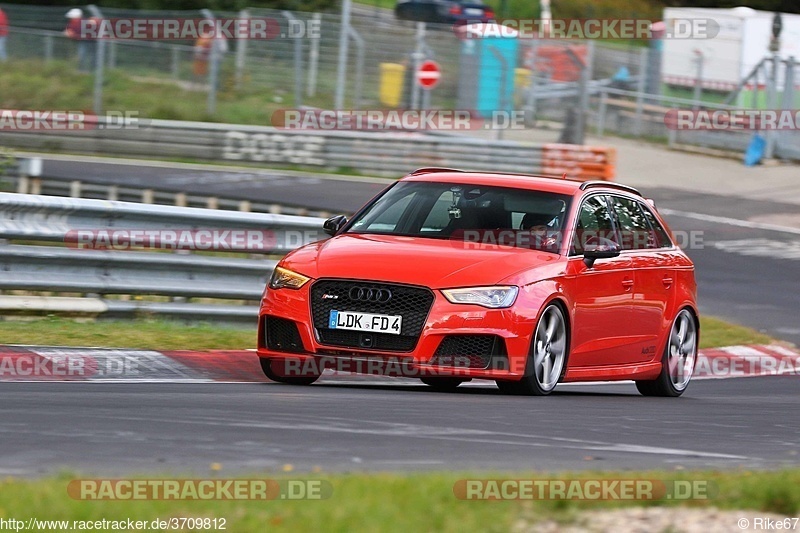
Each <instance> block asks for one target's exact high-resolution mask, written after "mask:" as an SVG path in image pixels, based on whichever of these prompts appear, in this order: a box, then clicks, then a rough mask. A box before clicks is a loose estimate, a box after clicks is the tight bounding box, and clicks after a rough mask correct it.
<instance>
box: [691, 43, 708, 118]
mask: <svg viewBox="0 0 800 533" xmlns="http://www.w3.org/2000/svg"><path fill="white" fill-rule="evenodd" d="M694 53H695V54H696V55H695V61H696V62H697V73H696V74H695V80H694V96H693V99H694V108H695V109H699V107H700V99H701V98H702V97H703V62H704V60H705V58H704V57H703V52H701V51H700V50H695V51H694Z"/></svg>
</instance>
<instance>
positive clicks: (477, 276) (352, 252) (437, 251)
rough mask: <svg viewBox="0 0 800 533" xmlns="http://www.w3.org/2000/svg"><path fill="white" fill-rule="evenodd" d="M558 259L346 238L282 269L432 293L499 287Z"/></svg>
mask: <svg viewBox="0 0 800 533" xmlns="http://www.w3.org/2000/svg"><path fill="white" fill-rule="evenodd" d="M558 259H559V256H558V255H556V254H551V253H546V252H540V251H537V250H529V249H524V248H514V247H510V246H497V245H488V244H475V243H468V244H465V243H464V242H463V241H460V240H446V239H427V238H419V237H401V236H396V235H365V234H361V235H359V234H347V233H345V234H343V235H338V236H336V237H333V238H332V239H328V240H327V241H321V242H315V243H312V244H308V245H306V246H304V247H302V248H299V249H297V250H295V251H293V252H292V253H290V254H289V255H287V256H286V258H285V259H284V260H283V263H282V265H283V266H285V267H286V268H288V269H290V270H294V271H296V272H299V273H301V274H304V275H306V276H310V277H312V278H315V279H318V278H350V279H363V280H374V281H388V282H394V283H406V284H410V285H424V286H427V287H430V288H432V289H441V288H448V287H474V286H480V285H494V284H498V283H501V282H503V281H504V280H506V279H507V278H509V277H510V276H512V275H514V274H516V273H518V272H520V271H523V270H528V269H532V268H535V267H539V266H543V265H553V266H555V264H556V263H557V262H558V261H557V260H558Z"/></svg>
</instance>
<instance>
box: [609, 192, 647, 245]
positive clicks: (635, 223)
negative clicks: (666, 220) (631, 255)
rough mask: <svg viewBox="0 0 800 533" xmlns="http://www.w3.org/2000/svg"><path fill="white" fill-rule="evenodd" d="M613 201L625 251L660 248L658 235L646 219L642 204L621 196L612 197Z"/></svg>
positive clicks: (621, 242)
mask: <svg viewBox="0 0 800 533" xmlns="http://www.w3.org/2000/svg"><path fill="white" fill-rule="evenodd" d="M612 201H613V203H614V212H615V213H616V215H617V221H618V222H619V232H620V244H622V248H623V250H647V249H652V248H658V240H657V237H656V234H655V232H654V231H653V230H652V228H651V227H650V223H649V222H648V221H647V219H646V218H645V216H644V213H643V212H642V208H641V204H640V203H639V202H637V201H636V200H631V199H630V198H623V197H621V196H612Z"/></svg>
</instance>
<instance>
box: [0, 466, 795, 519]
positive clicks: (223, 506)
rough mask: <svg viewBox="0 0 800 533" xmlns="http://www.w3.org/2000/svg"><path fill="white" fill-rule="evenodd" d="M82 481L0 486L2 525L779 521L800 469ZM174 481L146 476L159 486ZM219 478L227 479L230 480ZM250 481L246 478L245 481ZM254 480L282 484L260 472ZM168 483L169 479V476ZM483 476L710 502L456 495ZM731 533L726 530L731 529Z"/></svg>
mask: <svg viewBox="0 0 800 533" xmlns="http://www.w3.org/2000/svg"><path fill="white" fill-rule="evenodd" d="M79 477H80V476H76V475H70V474H62V475H60V476H58V477H55V478H49V479H40V480H19V479H12V478H8V479H6V480H5V481H3V482H0V518H6V519H8V518H10V517H13V518H16V519H21V520H27V519H28V518H30V517H36V518H39V519H45V520H69V521H72V520H101V519H104V518H105V519H107V520H122V519H129V518H130V519H132V520H142V521H148V522H149V521H152V520H153V519H156V518H158V519H170V518H197V517H201V518H212V519H213V518H216V519H225V520H226V522H227V523H226V529H227V530H228V531H234V532H236V531H264V530H265V528H266V530H286V531H317V530H324V531H342V532H345V531H401V532H405V531H472V530H476V531H509V530H512V529H513V527H514V525H515V524H517V523H519V522H520V521H524V522H526V523H528V524H530V523H532V522H533V523H535V522H536V521H539V520H546V519H551V520H552V519H554V520H556V521H558V522H561V523H568V522H571V521H572V520H574V519H575V518H576V517H577V514H578V512H579V511H581V510H586V509H597V508H619V507H629V506H655V505H658V506H668V507H676V506H686V507H709V506H713V507H716V508H720V509H731V510H733V509H737V510H739V509H741V510H745V509H751V510H756V511H761V512H773V513H778V514H781V515H789V516H792V515H795V514H796V513H797V512H798V511H799V510H800V491H798V490H797V487H798V486H800V469H792V470H782V471H775V472H750V471H744V472H732V473H731V472H725V473H722V472H702V471H693V472H666V471H654V472H602V473H600V472H582V473H579V474H572V473H564V474H559V475H553V474H542V473H531V472H520V473H514V474H511V475H510V474H497V473H487V472H482V473H479V474H478V473H457V472H448V473H420V474H334V475H325V474H315V475H309V474H303V475H297V476H292V478H291V479H293V480H309V479H313V480H322V481H323V482H327V483H330V487H331V488H332V491H331V493H330V497H329V498H328V499H324V500H316V501H309V500H298V501H287V500H281V499H277V500H272V501H219V500H215V501H208V500H206V501H186V500H178V501H175V500H171V501H84V500H74V499H72V498H71V497H70V496H68V494H67V485H68V483H69V482H70V480H72V479H75V478H79ZM170 477H171V476H164V475H159V476H153V477H151V478H157V479H166V478H170ZM217 477H220V478H224V479H229V478H230V477H229V476H227V477H226V476H221V475H219V473H217ZM248 477H253V476H248ZM258 477H259V479H267V478H269V479H276V480H280V479H284V480H285V479H288V478H287V474H280V475H279V476H275V475H270V474H269V473H267V474H265V475H259V476H258ZM172 478H173V479H174V477H172ZM465 479H476V480H477V479H480V480H490V479H491V480H499V479H526V480H534V479H564V480H568V481H569V480H573V479H594V480H596V479H607V480H615V479H624V480H633V479H641V480H666V481H676V480H681V481H692V482H700V483H703V484H704V485H705V486H707V487H709V491H708V492H709V495H710V496H709V497H707V498H694V499H690V500H677V499H674V498H673V499H662V500H656V501H632V500H625V501H620V500H601V501H598V500H594V501H587V500H523V501H471V500H462V499H459V498H457V497H456V495H455V493H454V490H453V489H454V485H455V484H456V482H457V481H459V480H465ZM735 529H736V527H735V526H734V525H733V524H732V527H731V530H735Z"/></svg>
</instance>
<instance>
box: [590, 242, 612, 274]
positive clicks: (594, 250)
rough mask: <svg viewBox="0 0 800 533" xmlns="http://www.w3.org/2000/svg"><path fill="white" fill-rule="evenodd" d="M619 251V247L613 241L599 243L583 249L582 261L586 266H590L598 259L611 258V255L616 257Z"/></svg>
mask: <svg viewBox="0 0 800 533" xmlns="http://www.w3.org/2000/svg"><path fill="white" fill-rule="evenodd" d="M619 253H620V248H619V246H618V245H617V244H615V243H609V244H599V245H597V246H592V247H589V248H587V249H585V250H584V251H583V263H584V264H585V265H586V268H592V267H593V266H594V262H595V261H597V260H598V259H611V258H612V257H617V256H618V255H619Z"/></svg>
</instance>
